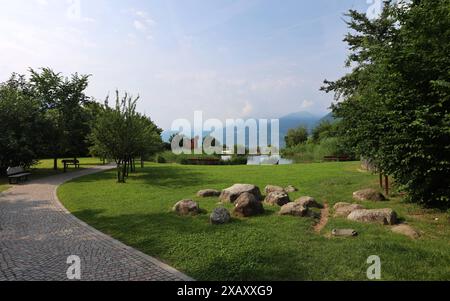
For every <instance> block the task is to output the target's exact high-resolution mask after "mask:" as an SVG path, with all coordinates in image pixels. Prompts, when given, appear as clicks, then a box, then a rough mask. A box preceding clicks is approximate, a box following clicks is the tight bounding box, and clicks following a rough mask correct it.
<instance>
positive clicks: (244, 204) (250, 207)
mask: <svg viewBox="0 0 450 301" xmlns="http://www.w3.org/2000/svg"><path fill="white" fill-rule="evenodd" d="M263 213H264V206H263V204H262V202H261V201H259V200H258V199H257V198H256V197H255V195H253V194H251V193H249V192H244V193H243V194H241V195H240V196H239V198H237V200H236V201H235V208H234V214H236V215H237V216H241V217H250V216H254V215H258V214H263Z"/></svg>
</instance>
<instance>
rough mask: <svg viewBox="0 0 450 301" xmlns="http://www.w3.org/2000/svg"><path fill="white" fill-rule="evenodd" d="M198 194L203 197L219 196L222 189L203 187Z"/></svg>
mask: <svg viewBox="0 0 450 301" xmlns="http://www.w3.org/2000/svg"><path fill="white" fill-rule="evenodd" d="M197 196H198V197H201V198H209V197H217V196H220V191H218V190H215V189H203V190H200V191H199V192H197Z"/></svg>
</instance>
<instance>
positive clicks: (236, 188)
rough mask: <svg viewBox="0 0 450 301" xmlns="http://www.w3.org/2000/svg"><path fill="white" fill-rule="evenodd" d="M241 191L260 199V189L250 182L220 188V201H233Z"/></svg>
mask: <svg viewBox="0 0 450 301" xmlns="http://www.w3.org/2000/svg"><path fill="white" fill-rule="evenodd" d="M243 193H250V194H253V195H254V196H255V198H256V199H257V200H258V201H259V200H261V191H260V190H259V188H258V187H257V186H255V185H251V184H235V185H233V186H231V187H229V188H226V189H224V190H222V193H221V194H220V200H221V201H222V202H230V203H234V202H235V201H236V200H237V199H238V198H239V196H240V195H241V194H243Z"/></svg>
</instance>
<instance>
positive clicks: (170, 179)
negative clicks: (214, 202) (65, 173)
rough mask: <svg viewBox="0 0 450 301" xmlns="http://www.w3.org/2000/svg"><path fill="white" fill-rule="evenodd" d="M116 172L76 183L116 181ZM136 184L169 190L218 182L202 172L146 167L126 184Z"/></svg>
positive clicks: (76, 180) (93, 176) (108, 172)
mask: <svg viewBox="0 0 450 301" xmlns="http://www.w3.org/2000/svg"><path fill="white" fill-rule="evenodd" d="M115 179H116V170H115V169H111V170H108V171H105V172H101V173H96V174H92V175H88V176H85V177H81V178H77V179H75V180H74V182H77V183H89V182H97V181H103V180H115ZM134 183H144V184H150V185H152V186H160V187H167V188H182V187H187V186H195V187H206V186H207V185H214V184H215V183H216V182H214V181H212V180H210V179H208V177H207V175H205V174H202V173H200V172H195V171H192V170H189V169H183V168H177V167H173V166H167V167H166V166H165V167H157V168H152V167H146V168H144V169H137V170H136V172H134V173H130V174H129V177H128V178H127V180H126V183H124V184H117V185H124V186H125V187H126V185H128V184H134Z"/></svg>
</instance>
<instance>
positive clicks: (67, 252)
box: [0, 166, 193, 281]
mask: <svg viewBox="0 0 450 301" xmlns="http://www.w3.org/2000/svg"><path fill="white" fill-rule="evenodd" d="M109 168H111V166H100V167H95V168H89V169H84V170H80V171H76V172H72V173H67V174H62V175H57V176H52V177H48V178H43V179H39V180H34V181H31V182H28V183H25V184H21V185H16V186H14V187H12V188H11V189H9V190H7V191H5V192H3V193H0V281H2V280H3V281H4V280H25V281H27V280H31V281H53V280H57V281H59V280H61V281H64V280H68V277H67V270H68V268H69V267H70V264H67V258H68V257H69V256H71V255H75V256H79V258H80V259H81V280H82V281H89V280H99V281H116V280H118V281H139V280H143V281H151V280H155V281H166V280H169V281H171V280H178V281H190V280H193V279H191V278H189V277H188V276H186V275H184V274H182V273H181V272H179V271H177V270H175V269H173V268H171V267H169V266H168V265H166V264H164V263H162V262H160V261H158V260H157V259H155V258H153V257H150V256H147V255H145V254H143V253H142V252H139V251H137V250H135V249H133V248H131V247H128V246H126V245H124V244H122V243H121V242H119V241H117V240H115V239H113V238H111V237H109V236H107V235H105V234H103V233H101V232H99V231H97V230H95V229H94V228H92V227H90V226H89V225H87V224H85V223H84V222H82V221H80V220H78V219H77V218H76V217H74V216H73V215H71V214H70V213H69V212H68V211H67V210H66V209H65V208H64V207H63V206H62V205H61V204H60V202H59V201H58V198H57V197H56V188H57V187H58V186H59V185H60V184H62V183H64V182H66V181H68V180H71V179H73V178H77V177H80V176H84V175H88V174H91V173H96V172H100V171H104V170H106V169H109Z"/></svg>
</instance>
